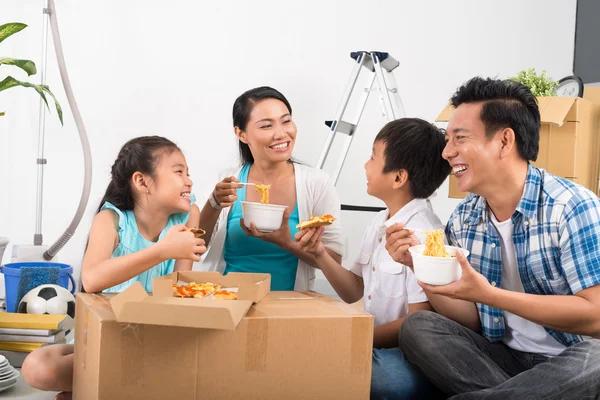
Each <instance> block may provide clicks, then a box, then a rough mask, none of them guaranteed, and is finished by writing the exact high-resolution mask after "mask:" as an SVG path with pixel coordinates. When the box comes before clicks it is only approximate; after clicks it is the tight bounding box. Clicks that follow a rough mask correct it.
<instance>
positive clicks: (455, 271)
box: [408, 244, 469, 285]
mask: <svg viewBox="0 0 600 400" xmlns="http://www.w3.org/2000/svg"><path fill="white" fill-rule="evenodd" d="M408 251H410V253H411V254H412V259H413V272H414V273H415V277H416V278H417V280H419V281H421V282H424V283H427V284H429V285H447V284H449V283H452V282H454V281H457V280H459V279H460V277H461V275H462V269H461V267H460V264H459V262H458V260H457V259H456V257H455V256H454V254H456V252H457V251H462V253H463V254H464V255H465V257H467V256H468V255H469V251H468V250H465V249H461V248H460V247H454V246H446V251H447V252H448V254H449V255H450V257H432V256H424V255H423V251H425V245H424V244H422V245H419V246H413V247H410V248H409V249H408Z"/></svg>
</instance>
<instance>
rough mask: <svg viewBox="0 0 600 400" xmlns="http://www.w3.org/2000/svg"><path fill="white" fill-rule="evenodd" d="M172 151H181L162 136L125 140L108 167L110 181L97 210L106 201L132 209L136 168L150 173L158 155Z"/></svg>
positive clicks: (158, 158)
mask: <svg viewBox="0 0 600 400" xmlns="http://www.w3.org/2000/svg"><path fill="white" fill-rule="evenodd" d="M174 151H181V150H179V147H177V145H176V144H175V143H173V142H171V141H170V140H169V139H166V138H164V137H161V136H141V137H138V138H135V139H131V140H130V141H128V142H127V143H125V145H123V147H122V148H121V150H120V151H119V155H118V156H117V159H116V160H115V162H114V164H113V166H112V168H111V180H110V183H109V184H108V187H107V188H106V193H105V194H104V197H103V198H102V201H101V202H100V207H98V211H97V212H100V210H101V209H102V205H103V204H104V203H105V202H107V201H108V202H111V203H112V204H113V205H114V206H115V207H117V208H118V209H119V210H123V211H125V210H133V205H134V197H133V191H132V190H131V177H132V176H133V174H134V173H135V172H138V171H139V172H141V173H143V174H148V175H151V176H152V175H153V174H154V171H155V169H156V166H157V165H158V162H159V160H160V156H161V154H162V153H163V152H166V153H172V152H174Z"/></svg>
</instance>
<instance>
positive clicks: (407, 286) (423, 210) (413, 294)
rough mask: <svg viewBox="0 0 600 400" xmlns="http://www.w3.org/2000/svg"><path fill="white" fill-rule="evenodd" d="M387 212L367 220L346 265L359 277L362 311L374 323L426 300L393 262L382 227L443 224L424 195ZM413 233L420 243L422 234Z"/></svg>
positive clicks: (411, 277) (403, 313)
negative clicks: (350, 262)
mask: <svg viewBox="0 0 600 400" xmlns="http://www.w3.org/2000/svg"><path fill="white" fill-rule="evenodd" d="M388 216H389V210H383V211H380V212H379V213H378V214H377V215H376V216H375V218H373V220H372V221H371V222H370V223H369V225H368V226H367V229H366V230H365V234H364V236H363V239H362V243H361V249H360V254H359V255H358V257H357V259H356V261H355V262H354V264H353V265H352V266H351V267H350V271H352V272H353V273H355V274H356V275H358V276H360V277H362V278H363V281H364V287H365V290H364V297H363V301H364V304H365V311H366V312H368V313H369V314H372V315H373V316H374V317H375V326H378V325H383V324H387V323H389V322H392V321H395V320H397V319H399V318H402V317H404V316H406V315H407V314H408V305H409V304H412V303H423V302H426V301H428V299H427V295H426V294H425V292H424V291H423V288H421V286H419V284H418V283H417V279H416V278H415V275H414V273H413V272H412V270H411V269H410V268H408V267H407V266H405V265H404V264H400V263H397V262H395V261H394V260H393V259H392V257H391V256H390V255H389V253H388V252H387V250H386V249H385V231H386V229H387V228H388V227H390V226H392V225H393V224H395V223H398V222H401V223H403V224H405V225H406V227H407V228H418V229H422V230H430V229H443V228H444V225H442V223H441V221H440V219H439V218H438V217H437V215H435V213H434V212H433V211H432V210H431V208H430V207H429V205H428V203H427V201H426V200H424V199H413V200H412V201H411V202H409V203H408V204H406V205H405V206H404V207H402V208H401V209H400V210H399V211H398V212H397V213H396V214H394V215H393V216H392V217H391V218H389V219H388ZM415 235H417V237H419V240H421V242H423V243H424V237H423V235H421V234H419V233H415Z"/></svg>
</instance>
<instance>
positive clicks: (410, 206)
mask: <svg viewBox="0 0 600 400" xmlns="http://www.w3.org/2000/svg"><path fill="white" fill-rule="evenodd" d="M427 208H429V206H428V204H427V200H426V199H412V200H411V201H409V202H408V203H407V204H405V205H404V207H402V208H401V209H400V210H398V212H397V213H396V214H394V215H392V216H390V217H389V218H388V219H387V221H382V222H383V223H382V228H386V229H387V228H389V227H390V226H392V225H394V224H396V223H398V222H401V223H403V224H405V223H406V222H407V221H408V220H409V219H410V218H411V217H412V216H413V215H415V214H416V213H418V212H419V211H421V210H424V209H427ZM389 212H390V211H389V209H388V210H386V214H387V215H389ZM382 215H385V214H384V213H382Z"/></svg>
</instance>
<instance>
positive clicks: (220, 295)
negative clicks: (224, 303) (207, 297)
mask: <svg viewBox="0 0 600 400" xmlns="http://www.w3.org/2000/svg"><path fill="white" fill-rule="evenodd" d="M212 298H213V299H215V300H237V288H225V289H219V290H217V291H216V292H215V294H214V295H213V297H212Z"/></svg>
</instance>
